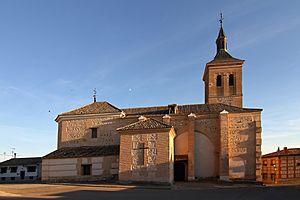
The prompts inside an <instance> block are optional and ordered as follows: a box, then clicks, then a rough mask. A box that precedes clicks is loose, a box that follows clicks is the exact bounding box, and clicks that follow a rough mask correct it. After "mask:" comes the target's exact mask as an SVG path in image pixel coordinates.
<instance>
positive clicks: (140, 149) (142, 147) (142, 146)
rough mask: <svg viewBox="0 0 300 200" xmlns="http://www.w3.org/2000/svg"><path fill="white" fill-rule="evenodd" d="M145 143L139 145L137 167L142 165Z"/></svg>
mask: <svg viewBox="0 0 300 200" xmlns="http://www.w3.org/2000/svg"><path fill="white" fill-rule="evenodd" d="M144 149H145V143H139V149H138V151H139V159H138V165H144V156H145V152H144Z"/></svg>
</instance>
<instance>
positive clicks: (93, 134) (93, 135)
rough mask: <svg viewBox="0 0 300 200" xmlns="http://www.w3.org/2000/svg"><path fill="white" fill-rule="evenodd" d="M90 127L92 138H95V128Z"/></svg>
mask: <svg viewBox="0 0 300 200" xmlns="http://www.w3.org/2000/svg"><path fill="white" fill-rule="evenodd" d="M91 129H92V138H97V128H91Z"/></svg>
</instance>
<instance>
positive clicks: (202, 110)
mask: <svg viewBox="0 0 300 200" xmlns="http://www.w3.org/2000/svg"><path fill="white" fill-rule="evenodd" d="M223 110H226V111H228V112H247V111H261V109H249V108H239V107H235V106H229V105H226V104H221V103H216V104H191V105H179V106H178V110H177V114H190V113H195V114H218V113H220V112H222V111H223Z"/></svg>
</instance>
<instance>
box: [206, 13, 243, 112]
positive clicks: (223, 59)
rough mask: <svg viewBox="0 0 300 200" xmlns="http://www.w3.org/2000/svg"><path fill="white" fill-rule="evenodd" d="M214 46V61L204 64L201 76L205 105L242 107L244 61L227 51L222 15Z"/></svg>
mask: <svg viewBox="0 0 300 200" xmlns="http://www.w3.org/2000/svg"><path fill="white" fill-rule="evenodd" d="M216 45H217V53H216V55H215V57H214V59H213V60H212V61H210V62H208V63H207V64H206V67H205V71H204V74H203V81H204V83H205V103H206V104H211V103H223V104H227V105H231V106H236V107H243V92H242V67H243V64H244V62H245V61H244V60H240V59H237V58H234V57H232V56H231V55H230V54H229V52H228V50H227V37H226V35H225V31H224V29H223V17H222V14H221V19H220V31H219V35H218V38H217V40H216Z"/></svg>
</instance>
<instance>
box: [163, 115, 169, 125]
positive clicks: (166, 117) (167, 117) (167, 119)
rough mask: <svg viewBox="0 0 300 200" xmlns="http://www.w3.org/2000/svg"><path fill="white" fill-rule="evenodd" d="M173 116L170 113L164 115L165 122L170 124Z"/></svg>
mask: <svg viewBox="0 0 300 200" xmlns="http://www.w3.org/2000/svg"><path fill="white" fill-rule="evenodd" d="M170 121H171V117H170V115H164V116H163V123H165V124H168V125H170Z"/></svg>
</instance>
